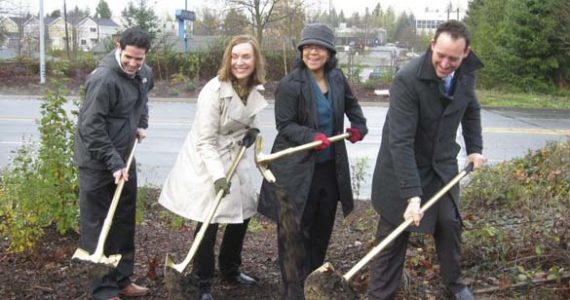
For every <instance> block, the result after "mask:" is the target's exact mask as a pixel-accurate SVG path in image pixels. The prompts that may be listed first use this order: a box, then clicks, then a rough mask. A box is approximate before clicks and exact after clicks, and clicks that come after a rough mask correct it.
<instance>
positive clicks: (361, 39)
mask: <svg viewBox="0 0 570 300" xmlns="http://www.w3.org/2000/svg"><path fill="white" fill-rule="evenodd" d="M334 31H335V36H336V41H335V43H336V44H337V45H342V46H344V45H349V46H354V47H357V48H361V49H363V48H364V47H369V46H375V45H383V44H384V43H385V42H386V30H385V29H384V28H370V29H367V30H365V29H362V28H357V27H347V26H346V23H340V24H339V26H338V27H337V28H335V29H334Z"/></svg>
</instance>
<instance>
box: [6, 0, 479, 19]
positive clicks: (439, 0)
mask: <svg viewBox="0 0 570 300" xmlns="http://www.w3.org/2000/svg"><path fill="white" fill-rule="evenodd" d="M11 1H12V2H14V3H21V4H22V5H24V6H28V7H29V8H30V10H31V11H33V12H37V11H39V3H40V1H41V0H11ZM43 1H44V10H45V12H46V13H50V12H52V11H54V10H56V9H61V10H63V2H64V0H43ZM106 1H107V3H108V4H109V7H110V8H111V11H112V13H113V15H114V16H119V15H120V14H121V11H122V10H123V9H124V8H125V6H126V4H127V3H128V0H106ZM331 1H332V4H333V6H334V7H335V9H336V11H337V12H340V10H341V9H342V10H343V11H344V14H345V16H350V15H351V14H352V13H353V12H355V11H358V12H359V13H364V9H365V7H367V6H368V7H369V8H370V10H372V9H373V8H374V6H376V3H378V2H380V5H381V6H382V9H383V10H385V9H386V8H387V7H388V6H392V7H393V8H394V10H395V11H396V13H397V14H399V13H401V12H402V11H408V12H410V11H411V12H413V13H414V14H416V15H417V14H418V13H421V12H423V11H424V10H425V8H426V6H427V7H429V8H430V9H432V10H435V9H439V10H443V9H445V8H446V6H447V4H448V3H450V2H451V3H452V5H453V7H454V8H456V7H458V6H459V8H460V9H461V10H465V9H466V8H467V2H468V0H428V1H426V0H331ZM135 2H136V1H135ZM66 3H67V9H68V10H71V9H73V8H74V7H75V6H78V7H79V8H80V9H85V8H87V7H89V9H90V11H91V12H94V11H95V7H96V6H97V3H99V0H66ZM148 3H150V4H151V5H152V6H153V7H154V8H155V11H156V12H157V14H158V15H159V16H160V17H163V16H165V15H166V14H171V15H173V14H174V12H175V11H176V9H184V6H185V3H186V1H185V0H149V1H148ZM223 3H224V1H223V0H200V1H196V0H188V9H189V10H193V11H196V12H197V13H199V12H200V11H201V9H202V7H214V8H221V7H223ZM306 3H309V4H310V5H311V6H310V7H311V8H313V9H319V8H321V9H323V10H326V9H328V5H329V0H306ZM198 17H199V14H198Z"/></svg>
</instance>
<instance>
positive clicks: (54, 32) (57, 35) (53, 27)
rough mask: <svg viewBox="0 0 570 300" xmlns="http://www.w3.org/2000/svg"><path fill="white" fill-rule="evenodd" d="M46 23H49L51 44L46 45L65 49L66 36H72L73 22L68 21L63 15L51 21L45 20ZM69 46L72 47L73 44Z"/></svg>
mask: <svg viewBox="0 0 570 300" xmlns="http://www.w3.org/2000/svg"><path fill="white" fill-rule="evenodd" d="M44 21H45V19H44ZM45 24H47V28H48V31H47V36H48V38H49V43H48V45H49V46H47V45H46V46H47V48H49V49H51V50H65V49H66V40H67V38H66V36H70V35H71V34H72V30H73V26H72V25H71V23H69V22H66V21H65V19H64V18H63V17H57V18H55V19H53V20H51V22H49V23H48V22H47V21H45ZM66 32H67V33H66ZM66 34H67V35H66ZM69 46H70V47H71V45H69Z"/></svg>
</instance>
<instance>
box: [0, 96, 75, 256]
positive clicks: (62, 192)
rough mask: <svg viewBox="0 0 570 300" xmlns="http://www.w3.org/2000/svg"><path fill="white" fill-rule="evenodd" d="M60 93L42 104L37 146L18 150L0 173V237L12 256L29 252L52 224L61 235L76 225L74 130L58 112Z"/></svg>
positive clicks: (47, 97)
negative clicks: (46, 227) (44, 230)
mask: <svg viewBox="0 0 570 300" xmlns="http://www.w3.org/2000/svg"><path fill="white" fill-rule="evenodd" d="M65 93H66V91H65V90H64V89H62V88H57V89H56V90H51V91H48V93H47V95H46V96H45V97H44V99H43V102H42V104H41V116H42V117H41V119H40V124H39V131H40V142H39V147H35V146H34V144H33V143H28V144H25V145H24V146H22V147H21V148H20V149H19V150H18V151H17V152H16V155H15V157H13V158H12V160H11V162H10V164H9V165H8V167H7V168H6V169H5V170H4V171H3V174H2V190H3V191H4V192H3V193H0V219H2V220H3V222H2V223H1V225H0V236H1V237H4V238H7V239H8V241H9V247H10V249H11V250H13V251H25V250H27V249H30V248H31V247H32V246H33V245H34V243H35V241H36V240H37V239H38V238H39V237H41V236H42V235H43V228H44V227H45V226H48V225H51V224H54V225H55V226H56V227H57V230H58V231H59V232H60V233H65V232H66V231H68V230H69V229H73V228H75V227H76V225H77V222H78V195H77V194H78V189H79V185H78V178H77V170H76V168H75V166H74V164H73V160H72V158H73V150H74V132H75V126H74V123H73V121H72V119H71V117H70V116H69V115H68V114H67V112H66V111H65V110H64V109H63V105H64V104H65V103H66V99H65V97H64V94H65Z"/></svg>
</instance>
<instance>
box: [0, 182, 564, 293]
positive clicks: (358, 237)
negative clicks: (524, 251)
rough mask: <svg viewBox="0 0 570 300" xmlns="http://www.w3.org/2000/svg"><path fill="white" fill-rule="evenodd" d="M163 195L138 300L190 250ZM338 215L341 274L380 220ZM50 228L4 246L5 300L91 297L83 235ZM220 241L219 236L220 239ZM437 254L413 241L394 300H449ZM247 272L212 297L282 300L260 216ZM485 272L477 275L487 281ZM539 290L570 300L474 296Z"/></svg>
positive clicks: (146, 225) (143, 225)
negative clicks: (245, 283) (246, 277)
mask: <svg viewBox="0 0 570 300" xmlns="http://www.w3.org/2000/svg"><path fill="white" fill-rule="evenodd" d="M158 193H159V191H158V190H150V192H147V193H144V196H142V197H141V198H140V199H139V201H140V204H141V205H139V212H142V214H141V220H142V221H141V222H140V223H139V224H138V227H137V231H136V247H137V249H136V259H135V261H136V265H135V275H134V276H133V278H132V279H133V280H134V281H135V282H136V283H138V284H142V285H146V286H148V287H150V289H151V291H152V294H151V295H149V296H146V297H143V298H141V299H148V300H150V299H167V290H166V287H165V283H164V271H163V268H164V258H165V255H166V254H167V253H170V254H172V255H173V256H174V257H175V261H177V262H180V261H181V260H182V259H183V258H184V256H185V255H186V253H187V252H188V249H190V245H191V242H192V236H193V231H194V225H193V224H191V223H185V222H182V223H181V225H180V223H178V224H179V225H177V226H176V227H174V226H173V224H175V223H176V222H174V221H173V220H176V219H173V218H172V215H171V214H170V213H169V212H167V211H166V210H164V209H163V208H162V207H161V206H160V205H158V204H157V201H156V199H157V196H158ZM142 194H143V193H141V195H142ZM340 211H341V209H340V208H339V209H338V215H337V218H336V223H335V228H334V231H333V236H332V239H331V243H330V246H329V249H328V253H327V261H329V262H331V263H332V265H333V266H334V268H335V270H337V271H338V272H340V273H341V274H344V273H346V272H347V271H348V270H349V269H350V268H351V267H352V266H353V265H354V264H356V262H357V261H358V260H360V259H361V258H362V257H364V255H365V254H366V253H367V252H368V251H369V249H370V248H371V246H372V244H373V236H374V232H375V230H376V223H377V220H378V216H377V214H376V213H375V212H374V211H373V209H371V207H370V202H368V201H356V207H355V210H354V212H353V213H352V214H350V215H349V216H348V217H347V218H343V217H342V215H341V213H340ZM45 230H46V232H45V235H44V237H43V238H42V239H41V241H40V242H39V243H38V244H37V245H36V247H34V249H33V250H32V251H30V252H27V253H9V252H7V250H6V246H7V245H6V241H0V282H2V284H0V298H1V299H3V300H4V299H14V300H16V299H88V295H87V293H86V289H85V282H86V279H85V278H82V277H81V276H76V275H74V274H75V273H74V272H73V271H72V268H70V257H71V256H72V254H73V252H74V251H75V249H76V248H77V245H78V237H79V236H78V234H77V233H76V232H70V233H68V234H66V235H64V236H61V235H59V234H58V233H57V232H56V231H55V230H54V228H52V227H48V228H46V229H45ZM218 238H221V234H220V235H218ZM217 244H218V245H219V242H218V243H217ZM470 246H473V247H476V245H466V248H469V247H470ZM216 251H217V250H216ZM466 253H468V252H466ZM434 254H435V253H433V245H430V240H429V239H428V238H425V239H424V238H423V237H422V236H418V237H413V238H412V239H411V241H410V247H409V251H408V260H407V263H406V269H405V276H404V277H403V278H402V284H401V291H400V292H399V294H398V297H397V299H446V296H445V293H444V292H443V290H442V288H441V285H440V282H441V279H440V277H439V274H438V263H437V260H436V258H435V255H434ZM418 258H419V259H418ZM464 258H465V261H466V262H465V264H466V266H464V269H470V270H471V269H473V268H474V266H476V265H477V262H473V261H470V260H469V257H464ZM242 270H243V271H244V272H246V273H248V274H251V275H253V276H254V277H256V278H257V279H258V280H259V284H258V286H256V287H252V288H243V287H237V286H231V285H226V284H222V283H221V282H220V281H219V279H216V281H215V283H214V287H213V296H214V298H215V299H218V300H219V299H227V300H229V299H255V300H261V299H280V289H281V282H280V271H279V267H278V262H277V234H276V226H275V224H273V223H272V222H270V221H268V220H267V219H266V218H264V217H262V216H256V217H254V218H253V220H252V222H251V223H250V227H249V232H248V234H247V235H246V240H245V245H244V250H243V265H242ZM466 273H469V274H468V275H466V276H473V272H471V271H468V272H466ZM487 275H488V274H481V275H480V276H481V277H482V278H483V279H485V278H486V276H487ZM466 279H467V281H468V282H469V284H470V285H471V288H472V289H473V290H476V289H478V288H481V287H484V286H483V284H482V283H481V282H483V281H482V280H479V279H480V278H479V279H478V278H475V277H468V278H466ZM368 280H369V272H368V268H367V267H365V268H364V269H363V270H362V271H361V272H360V273H359V274H357V275H356V276H355V277H354V279H353V281H352V287H353V288H354V289H355V290H356V292H357V293H358V297H359V299H361V300H362V299H366V297H365V291H366V288H367V286H368ZM540 289H548V290H549V293H548V295H549V297H548V298H549V299H569V297H570V283H569V282H568V280H562V281H560V282H554V283H552V284H549V285H543V286H541V287H539V288H536V287H533V286H532V285H529V286H528V287H526V289H522V290H521V289H519V290H510V289H505V290H502V291H501V290H499V291H495V292H493V293H488V294H480V295H478V297H477V298H478V299H543V298H541V296H540V295H542V294H541V293H539V290H540ZM552 291H554V293H553V292H552ZM553 295H554V296H553Z"/></svg>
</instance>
